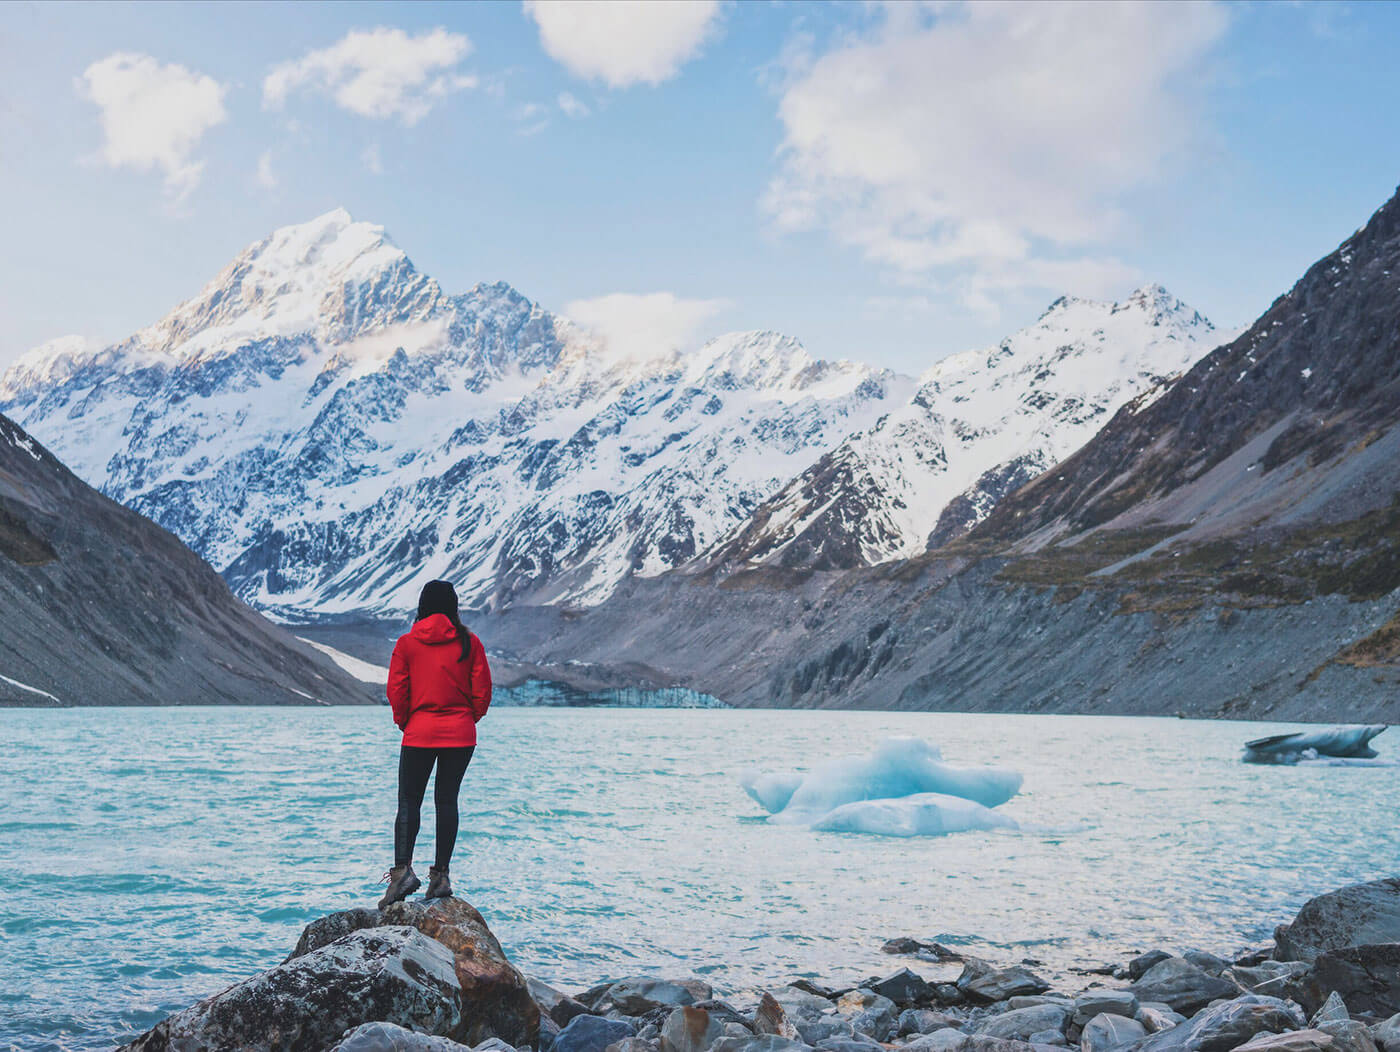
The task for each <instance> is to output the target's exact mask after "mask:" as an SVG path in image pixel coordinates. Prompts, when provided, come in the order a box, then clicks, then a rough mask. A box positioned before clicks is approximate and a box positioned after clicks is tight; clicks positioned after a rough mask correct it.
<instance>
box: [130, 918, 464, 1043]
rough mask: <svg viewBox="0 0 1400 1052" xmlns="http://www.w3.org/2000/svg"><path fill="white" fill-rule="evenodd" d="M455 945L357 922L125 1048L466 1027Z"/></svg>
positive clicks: (329, 1039) (331, 1039) (316, 1039)
mask: <svg viewBox="0 0 1400 1052" xmlns="http://www.w3.org/2000/svg"><path fill="white" fill-rule="evenodd" d="M461 1017H462V992H461V990H460V988H459V987H458V985H457V981H456V975H455V974H454V971H453V962H452V954H451V953H450V952H449V951H448V949H447V948H446V947H445V946H443V945H442V944H441V943H439V942H437V941H436V940H434V939H430V938H428V937H427V936H425V935H423V934H421V933H420V932H417V931H414V930H413V929H412V928H407V927H384V928H377V929H373V930H365V931H356V932H352V933H351V934H349V935H347V936H345V937H344V938H343V939H341V940H340V941H338V942H335V943H332V944H330V945H328V946H323V947H321V948H319V949H317V950H313V951H312V952H310V953H308V954H305V955H304V956H301V957H297V958H294V959H292V960H289V961H286V962H284V963H283V964H280V965H278V966H277V967H276V968H273V969H271V970H270V971H266V972H263V973H262V974H261V975H256V976H254V977H253V978H251V979H245V980H244V981H243V982H241V983H238V984H236V985H234V986H231V987H229V988H228V989H227V990H224V991H223V992H222V993H218V994H215V995H214V996H213V997H210V998H208V999H206V1000H204V1001H201V1002H200V1003H199V1004H197V1005H194V1006H193V1007H191V1008H187V1009H185V1010H184V1011H183V1012H179V1013H176V1014H175V1015H173V1016H170V1017H169V1018H168V1019H166V1020H164V1021H162V1022H161V1023H159V1024H157V1025H156V1027H155V1028H154V1029H152V1030H150V1031H148V1032H147V1033H145V1034H143V1035H142V1036H141V1037H139V1038H137V1039H136V1040H135V1041H133V1042H132V1043H131V1044H129V1045H127V1046H125V1049H124V1050H123V1052H184V1050H186V1049H233V1048H237V1049H246V1050H248V1052H273V1050H277V1052H321V1050H322V1049H325V1048H328V1047H329V1046H331V1045H333V1044H335V1043H336V1042H337V1041H338V1040H339V1039H340V1038H341V1036H342V1035H343V1034H344V1033H345V1031H346V1030H348V1029H350V1028H352V1027H356V1026H359V1025H360V1024H361V1023H365V1022H388V1023H395V1024H398V1025H400V1026H404V1027H408V1028H410V1029H416V1030H422V1031H426V1032H428V1033H437V1034H445V1033H453V1032H456V1031H458V1030H459V1029H460V1023H461Z"/></svg>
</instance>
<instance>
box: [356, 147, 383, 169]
mask: <svg viewBox="0 0 1400 1052" xmlns="http://www.w3.org/2000/svg"><path fill="white" fill-rule="evenodd" d="M360 161H361V162H362V163H363V164H364V166H365V167H366V168H367V169H368V170H369V172H370V174H371V175H383V174H384V159H383V158H382V157H380V155H379V143H377V142H372V143H370V144H369V145H368V146H366V147H365V148H364V152H363V153H361V154H360Z"/></svg>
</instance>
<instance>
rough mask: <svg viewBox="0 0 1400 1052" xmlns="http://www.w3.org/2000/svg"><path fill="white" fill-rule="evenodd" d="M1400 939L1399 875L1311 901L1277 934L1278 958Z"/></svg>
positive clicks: (1312, 958)
mask: <svg viewBox="0 0 1400 1052" xmlns="http://www.w3.org/2000/svg"><path fill="white" fill-rule="evenodd" d="M1392 942H1400V877H1390V878H1387V879H1385V880H1373V881H1370V882H1369V883H1366V884H1350V885H1348V886H1347V887H1344V888H1339V889H1338V890H1336V891H1329V892H1328V893H1327V894H1325V895H1319V896H1317V898H1314V899H1309V900H1308V901H1307V902H1306V903H1305V904H1304V905H1303V908H1302V909H1300V910H1299V911H1298V915H1297V916H1296V917H1294V918H1293V923H1292V924H1281V925H1279V927H1278V929H1277V930H1276V931H1275V932H1274V944H1275V950H1274V956H1275V957H1277V958H1278V959H1279V960H1281V961H1306V962H1307V963H1309V964H1311V963H1312V962H1313V961H1315V960H1317V957H1318V955H1319V954H1322V953H1325V952H1327V951H1328V950H1340V949H1343V948H1344V947H1348V946H1369V945H1375V944H1378V943H1392Z"/></svg>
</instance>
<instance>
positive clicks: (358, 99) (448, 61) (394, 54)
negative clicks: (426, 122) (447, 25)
mask: <svg viewBox="0 0 1400 1052" xmlns="http://www.w3.org/2000/svg"><path fill="white" fill-rule="evenodd" d="M471 50H472V44H471V41H470V40H468V39H467V37H466V36H465V35H464V34H462V33H449V32H448V31H447V30H445V29H443V28H441V27H438V28H437V29H433V30H431V31H429V32H426V33H421V34H419V35H418V36H409V35H408V34H407V33H405V32H404V31H403V30H402V29H390V28H388V27H386V26H380V27H378V28H376V29H355V30H351V31H350V32H349V33H347V34H346V35H345V36H344V37H343V38H342V39H341V40H339V41H337V42H336V43H334V44H332V45H331V46H330V47H327V48H322V49H320V50H319V51H309V52H307V53H306V54H305V55H303V56H302V57H301V58H299V59H296V60H295V61H292V62H284V63H282V64H281V65H279V66H277V67H275V68H274V69H273V70H272V72H271V73H269V74H268V75H267V77H266V78H265V79H264V80H263V106H264V108H266V109H281V108H282V106H284V105H285V104H286V102H287V99H288V97H289V96H290V95H291V94H292V93H293V92H295V91H298V90H300V89H302V88H313V89H316V90H319V91H322V92H324V93H326V94H328V95H330V97H331V98H332V99H334V100H335V103H336V105H338V106H340V107H341V108H342V109H345V110H349V111H350V112H351V113H357V114H359V115H360V116H362V117H375V118H379V119H387V118H391V117H397V118H399V119H400V120H402V121H403V122H404V123H405V124H416V123H417V122H418V121H420V120H422V119H423V118H424V117H425V116H427V114H428V111H429V110H431V109H432V108H433V105H434V104H435V103H436V102H438V101H439V100H440V99H442V98H444V97H445V96H447V95H450V94H451V93H452V92H454V91H460V90H462V89H464V88H472V87H475V86H476V83H477V79H476V77H475V76H473V75H471V74H466V73H462V72H460V71H459V69H458V64H459V63H460V62H461V61H462V59H464V58H466V56H467V55H468V54H470V53H471Z"/></svg>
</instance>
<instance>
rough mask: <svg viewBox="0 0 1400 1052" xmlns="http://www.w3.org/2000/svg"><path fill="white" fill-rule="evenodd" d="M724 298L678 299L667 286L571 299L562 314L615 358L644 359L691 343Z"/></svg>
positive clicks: (722, 302) (685, 346)
mask: <svg viewBox="0 0 1400 1052" xmlns="http://www.w3.org/2000/svg"><path fill="white" fill-rule="evenodd" d="M728 306H729V301H728V300H722V299H716V300H693V299H682V298H681V297H679V296H676V295H675V294H674V293H671V292H650V293H643V294H635V293H628V292H614V293H612V294H611V295H608V296H599V297H597V298H596V299H586V300H574V302H572V303H570V304H568V305H567V306H566V307H565V308H564V314H565V315H566V316H567V317H569V318H571V319H573V320H574V321H575V322H577V323H578V324H579V325H582V326H583V327H584V328H585V329H589V330H591V331H592V332H593V333H594V334H595V335H596V336H597V337H598V339H599V340H600V341H601V342H602V344H603V346H604V348H605V349H606V351H607V352H608V354H609V355H610V356H612V357H615V358H617V359H619V360H631V359H645V358H651V357H654V356H656V355H660V354H666V353H669V352H671V351H674V350H681V349H685V348H688V347H690V346H692V345H693V344H694V343H695V341H696V337H697V335H698V334H699V332H700V327H701V325H703V324H704V323H705V322H706V321H708V320H709V319H710V318H712V317H714V316H715V315H716V314H718V313H719V312H720V311H722V310H724V309H725V308H726V307H728Z"/></svg>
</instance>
